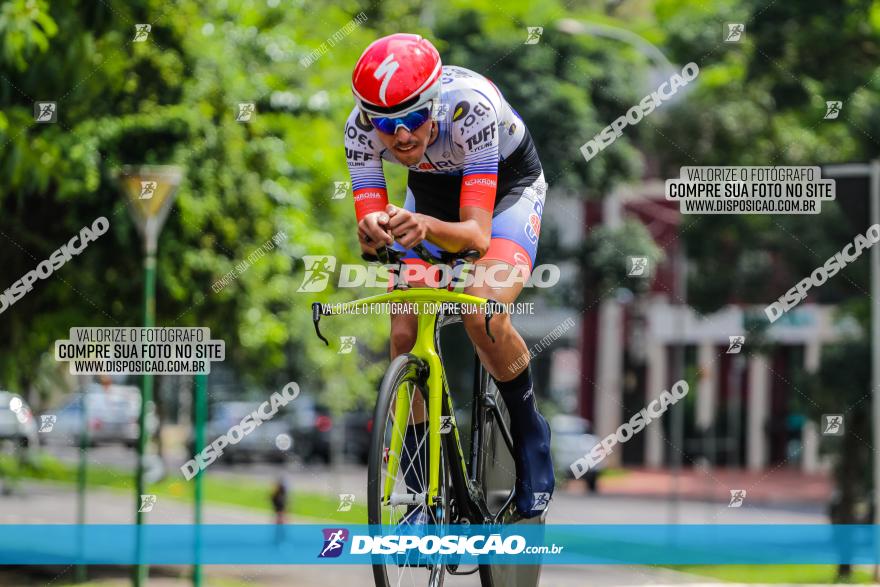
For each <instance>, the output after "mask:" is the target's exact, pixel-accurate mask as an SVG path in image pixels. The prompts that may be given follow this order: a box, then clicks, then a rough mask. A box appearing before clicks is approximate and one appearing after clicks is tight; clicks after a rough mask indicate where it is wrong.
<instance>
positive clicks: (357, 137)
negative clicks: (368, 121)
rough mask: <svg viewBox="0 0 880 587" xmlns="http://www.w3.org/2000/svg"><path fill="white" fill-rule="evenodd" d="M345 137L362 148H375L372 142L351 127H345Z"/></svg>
mask: <svg viewBox="0 0 880 587" xmlns="http://www.w3.org/2000/svg"><path fill="white" fill-rule="evenodd" d="M345 136H347V137H348V138H349V139H351V140H353V141H357V143H358V144H359V145H360V146H362V147H369V148H370V149H375V147H373V140H372V139H371V138H370V137H368V136H367V135H365V134H364V133H362V132H360V131H359V130H358V129H356V128H355V127H353V126H351V125H348V126H346V127H345Z"/></svg>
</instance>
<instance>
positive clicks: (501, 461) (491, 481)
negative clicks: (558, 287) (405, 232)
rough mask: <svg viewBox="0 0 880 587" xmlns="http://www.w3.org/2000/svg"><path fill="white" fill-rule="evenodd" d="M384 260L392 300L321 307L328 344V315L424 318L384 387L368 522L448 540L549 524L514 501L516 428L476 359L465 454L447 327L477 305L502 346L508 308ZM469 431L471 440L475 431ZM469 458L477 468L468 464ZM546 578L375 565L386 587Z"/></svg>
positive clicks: (459, 259) (452, 258)
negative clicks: (451, 535) (371, 310)
mask: <svg viewBox="0 0 880 587" xmlns="http://www.w3.org/2000/svg"><path fill="white" fill-rule="evenodd" d="M413 250H414V251H415V252H416V253H417V254H418V255H419V257H421V258H422V259H423V260H424V261H426V262H428V263H430V264H432V265H438V264H442V265H445V266H446V267H449V268H452V269H453V270H454V269H455V268H456V267H457V266H458V265H462V264H465V263H469V262H473V261H475V260H476V259H478V258H479V253H477V252H476V251H464V252H461V253H441V256H440V257H439V258H438V257H434V256H432V255H431V254H430V253H428V252H427V251H426V250H425V249H424V248H423V247H421V246H418V247H416V248H415V249H413ZM377 254H378V256H377V257H373V256H370V255H364V256H363V258H364V259H365V260H367V261H379V262H382V263H383V264H384V265H386V266H387V267H388V268H389V273H390V275H391V278H392V280H393V286H392V288H391V289H390V291H388V292H387V293H384V294H380V295H375V296H371V297H367V298H363V299H359V300H354V301H351V302H347V303H344V304H339V305H338V306H336V307H332V308H328V307H327V306H325V305H324V304H320V303H315V304H312V319H313V322H314V325H315V332H316V333H317V335H318V337H319V338H321V340H323V341H324V342H325V343H326V344H328V345H329V342H328V341H327V339H326V338H324V336H323V335H322V334H321V331H320V327H319V322H320V320H321V317H322V316H328V315H340V314H346V313H354V312H357V310H358V309H362V308H365V307H366V306H369V305H371V304H386V303H387V304H409V306H407V307H409V308H411V309H412V310H413V311H414V312H416V313H417V315H418V329H417V337H416V341H415V344H414V346H413V348H412V350H411V351H410V352H408V353H404V354H402V355H400V356H398V357H396V358H395V359H394V360H393V361H391V364H390V365H389V367H388V369H387V371H386V372H385V376H384V377H383V379H382V383H381V385H380V386H379V395H378V397H377V400H376V407H375V411H374V415H373V430H372V439H371V445H370V454H369V462H368V480H367V485H368V490H367V511H368V523H369V524H371V525H377V526H390V527H392V528H399V527H401V526H402V525H404V524H408V523H409V521H411V520H413V519H422V520H425V519H427V520H428V523H429V524H431V527H432V530H435V531H436V532H442V531H443V529H444V527H447V526H449V525H450V524H487V525H495V524H513V523H522V524H543V523H544V520H545V518H546V510H545V511H544V512H542V514H541V515H540V516H537V517H535V518H530V519H523V518H522V517H521V516H520V514H519V513H518V512H517V511H516V506H515V504H514V496H513V487H514V483H515V480H516V474H515V466H514V461H513V440H512V438H511V435H510V430H509V419H508V417H507V410H506V408H505V406H504V402H503V401H502V400H501V399H500V394H499V393H498V390H497V388H496V387H495V385H494V383H493V382H492V379H491V377H490V376H489V373H488V372H487V371H486V369H485V368H484V367H483V366H482V365H481V364H480V361H479V359H478V358H476V355H475V368H474V377H473V400H472V402H471V406H470V407H471V409H470V425H469V437H468V439H469V443H468V444H469V446H468V452H467V453H465V450H464V449H463V448H462V439H461V435H460V434H459V431H460V428H459V423H458V421H457V416H456V409H455V406H454V404H453V394H452V393H450V389H449V385H448V381H447V377H446V371H445V370H444V364H443V358H442V356H441V353H440V342H439V341H440V330H441V328H443V327H445V326H447V325H449V324H452V323H455V322H460V321H461V315H460V311H456V308H458V309H461V308H462V307H463V306H468V307H469V308H473V307H474V306H477V307H479V308H480V309H481V310H484V311H485V323H486V333H487V334H488V336H489V337H490V339H491V340H493V341H494V337H493V336H492V331H491V320H492V318H493V316H495V315H496V314H497V313H498V312H500V311H503V306H502V305H501V304H499V303H498V302H496V301H494V300H490V299H484V298H480V297H476V296H471V295H468V294H464V293H458V292H454V291H449V290H447V289H439V288H426V287H410V285H409V284H408V283H406V281H405V279H404V271H403V270H402V269H403V263H402V253H399V252H398V251H395V250H393V249H386V248H382V249H379V250H377ZM421 406H424V409H425V411H426V413H425V412H423V411H422V410H421ZM416 411H419V412H420V413H418V414H417V413H416ZM463 413H464V414H466V412H463ZM423 419H424V421H426V422H427V423H428V424H427V434H423V435H422V438H421V441H420V442H419V443H418V444H417V445H416V446H414V447H410V448H411V449H412V450H410V449H408V448H407V446H406V442H405V438H404V436H405V427H406V426H407V424H409V423H416V422H420V421H423ZM461 419H462V420H465V419H466V418H464V417H463V418H461ZM463 430H464V431H465V432H467V431H468V427H465V428H463ZM413 453H415V454H413ZM466 454H467V455H469V457H470V458H469V459H466V458H465V455H466ZM402 457H403V458H402ZM401 464H403V465H404V466H403V467H401ZM401 469H403V470H402V471H401ZM412 473H415V474H414V475H413V474H412ZM407 477H409V480H410V481H409V482H408V481H407ZM413 479H415V481H413ZM407 529H408V530H413V529H415V526H407ZM407 533H410V534H411V533H412V532H411V531H409V532H407ZM540 571H541V566H540V564H528V565H497V564H478V565H475V566H474V568H471V569H463V568H459V565H458V564H455V563H453V562H450V561H449V560H447V561H446V562H437V561H436V559H435V561H433V562H431V561H429V562H424V561H422V560H418V559H416V557H415V556H413V557H412V558H404V559H403V560H401V559H400V558H397V559H394V558H392V557H376V558H374V560H373V577H374V579H375V583H376V585H377V587H390V586H391V585H428V586H430V587H439V586H441V585H443V581H444V576H446V575H468V574H473V573H476V572H479V577H480V581H481V584H482V585H483V587H502V586H503V587H534V586H536V585H537V584H538V581H539V578H540Z"/></svg>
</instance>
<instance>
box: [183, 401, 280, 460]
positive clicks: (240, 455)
mask: <svg viewBox="0 0 880 587" xmlns="http://www.w3.org/2000/svg"><path fill="white" fill-rule="evenodd" d="M260 403H261V402H249V401H232V402H218V403H216V404H214V405H213V409H212V413H211V417H210V419H209V420H208V423H207V427H206V428H207V429H206V438H205V441H206V442H213V440H214V439H215V438H217V437H218V436H221V435H223V434H228V433H229V431H230V430H231V429H232V428H233V427H234V426H236V425H238V424H240V423H241V421H242V420H243V419H244V418H245V416H247V415H248V414H250V413H251V412H253V411H254V410H256V409H257V408H258V407H259V406H260ZM282 435H286V436H287V437H288V439H289V438H291V437H292V435H291V421H290V413H289V412H288V411H287V410H286V409H283V408H282V409H281V410H279V411H278V413H277V414H275V416H273V417H272V418H271V419H270V420H264V421H263V422H262V423H261V424H260V425H259V426H257V427H255V428H254V429H253V430H251V432H250V433H249V434H247V435H244V436H242V437H241V439H240V440H239V441H238V442H237V443H236V444H229V445H228V446H227V447H225V448H224V449H223V456H222V457H221V459H223V460H225V461H226V463H232V462H235V461H239V460H273V461H283V460H284V459H286V458H287V457H288V455H289V454H290V451H291V450H292V449H293V446H295V445H296V441H295V440H294V442H293V445H292V446H285V445H284V439H283V438H282V439H279V436H282ZM190 446H191V449H192V450H193V454H195V453H196V452H198V451H200V450H202V448H204V447H201V448H197V447H195V446H192V442H191V444H190Z"/></svg>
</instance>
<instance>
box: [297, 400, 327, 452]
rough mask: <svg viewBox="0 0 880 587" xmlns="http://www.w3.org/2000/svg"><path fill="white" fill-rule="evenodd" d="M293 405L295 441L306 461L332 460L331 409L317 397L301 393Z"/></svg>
mask: <svg viewBox="0 0 880 587" xmlns="http://www.w3.org/2000/svg"><path fill="white" fill-rule="evenodd" d="M291 405H292V406H293V443H294V446H296V447H297V450H296V453H297V454H298V455H299V456H300V458H302V459H303V460H304V461H305V462H315V461H321V462H323V463H329V462H330V454H331V452H332V450H331V447H332V437H331V432H332V430H333V418H331V417H330V410H329V409H328V408H327V407H326V406H323V405H321V404H319V403H318V402H316V401H315V398H314V397H312V396H310V395H306V394H300V396H299V397H297V398H296V401H295V402H293V404H291Z"/></svg>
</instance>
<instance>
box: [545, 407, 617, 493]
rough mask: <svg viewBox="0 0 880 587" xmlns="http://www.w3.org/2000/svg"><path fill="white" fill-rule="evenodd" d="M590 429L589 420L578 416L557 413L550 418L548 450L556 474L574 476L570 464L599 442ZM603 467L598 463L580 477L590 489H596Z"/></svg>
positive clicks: (587, 452) (593, 490)
mask: <svg viewBox="0 0 880 587" xmlns="http://www.w3.org/2000/svg"><path fill="white" fill-rule="evenodd" d="M590 430H591V426H590V421H589V420H585V419H584V418H580V417H578V416H570V415H568V414H559V415H557V416H553V418H551V419H550V432H551V437H550V450H551V451H552V454H553V465H554V467H555V468H556V473H557V476H559V477H563V478H565V477H569V478H570V477H574V474H573V473H572V471H571V464H572V463H573V462H575V461H576V460H578V459H579V458H581V457H583V456H584V455H587V454H590V451H591V450H593V447H594V446H596V445H597V444H599V439H598V438H597V437H595V436H593V435H592V434H590ZM603 468H604V464H603V463H600V464H599V465H598V466H596V467H595V468H593V469H591V470H589V471H587V472H586V474H584V476H583V477H581V479H583V480H584V481H585V482H586V484H587V488H588V489H589V490H590V491H592V492H595V491H597V489H598V485H597V483H598V479H599V474H600V472H601V471H602V469H603Z"/></svg>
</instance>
